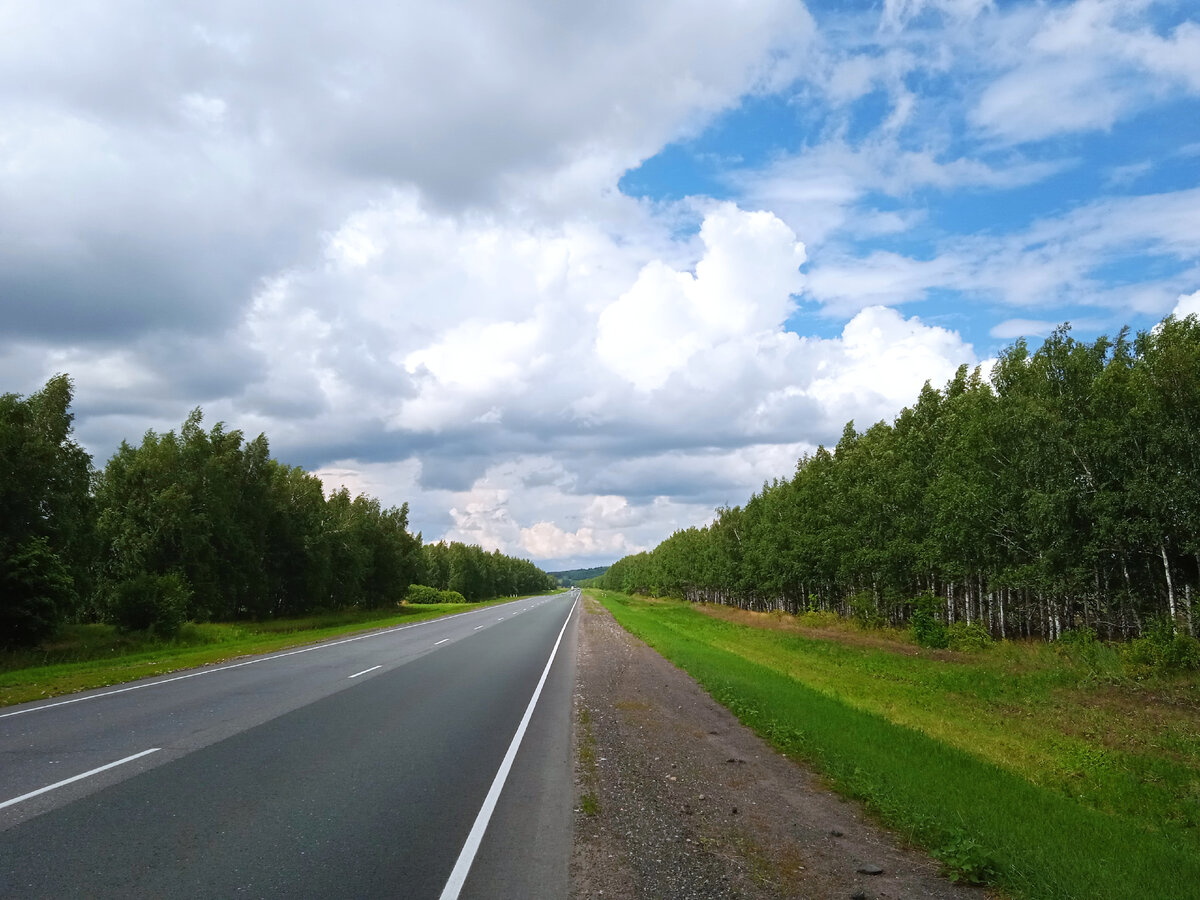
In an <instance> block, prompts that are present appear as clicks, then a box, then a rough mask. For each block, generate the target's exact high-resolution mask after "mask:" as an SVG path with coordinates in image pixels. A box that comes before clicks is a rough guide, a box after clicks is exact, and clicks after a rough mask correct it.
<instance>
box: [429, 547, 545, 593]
mask: <svg viewBox="0 0 1200 900" xmlns="http://www.w3.org/2000/svg"><path fill="white" fill-rule="evenodd" d="M421 572H422V576H421V579H420V580H421V581H422V582H424V583H425V584H428V585H432V586H434V587H436V588H438V589H439V590H451V591H455V592H457V593H458V594H459V595H461V596H463V597H465V598H466V600H467V602H470V603H474V602H477V601H480V600H490V599H491V598H493V597H516V596H519V595H521V594H537V593H541V592H542V591H551V590H554V588H555V587H557V582H555V580H554V579H553V578H551V577H550V576H549V575H547V574H546V573H545V572H543V571H542V570H541V569H539V568H538V567H537V566H535V565H534V564H533V563H531V562H530V561H529V560H526V559H516V558H515V557H511V556H505V555H504V554H503V553H501V552H500V551H499V550H496V551H493V552H492V553H488V552H487V551H486V550H484V549H483V548H482V547H480V546H478V545H477V544H462V543H459V542H457V541H452V542H450V543H445V542H441V543H437V544H426V545H425V547H424V549H423V551H422V569H421Z"/></svg>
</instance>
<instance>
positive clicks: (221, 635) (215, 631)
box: [0, 597, 513, 706]
mask: <svg viewBox="0 0 1200 900" xmlns="http://www.w3.org/2000/svg"><path fill="white" fill-rule="evenodd" d="M512 599H513V598H511V597H506V598H504V599H503V600H493V601H488V602H485V603H428V604H421V605H417V606H400V607H395V608H393V609H374V610H345V611H341V612H331V613H323V614H320V615H313V616H305V617H303V618H295V619H272V620H269V621H265V622H234V623H224V622H209V623H205V624H193V623H189V624H187V625H184V626H183V628H182V629H181V630H180V632H179V635H178V636H177V637H175V638H172V639H169V640H164V639H160V638H156V637H155V636H154V635H152V634H146V633H138V632H133V633H128V634H121V633H119V632H118V631H117V630H116V629H115V628H114V627H113V626H112V625H68V626H65V627H64V628H63V629H62V630H61V631H60V632H59V634H58V635H57V636H56V637H55V638H54V639H52V640H50V641H47V642H46V643H45V644H44V645H42V646H41V647H38V648H35V649H32V650H17V651H10V652H5V653H0V706H6V705H9V704H12V703H24V702H26V701H29V700H42V699H44V698H46V697H54V696H57V695H59V694H69V693H72V692H74V691H82V690H87V689H89V688H96V687H105V686H107V685H110V684H120V683H122V682H126V681H134V680H136V679H138V678H145V677H147V676H151V675H161V674H163V673H164V672H173V671H176V670H178V669H189V668H192V667H194V666H203V665H207V664H209V663H214V662H222V661H224V660H228V659H232V658H234V657H238V656H249V655H252V654H257V653H272V652H274V651H276V650H285V649H287V648H289V647H298V646H301V645H303V644H313V643H316V642H318V641H323V640H327V639H329V638H333V637H338V636H340V635H347V634H352V633H354V632H362V631H370V630H373V629H376V628H388V627H390V626H393V625H405V624H409V623H413V622H421V621H424V620H426V619H435V618H438V617H441V616H448V615H452V614H453V613H458V612H465V611H467V610H471V609H478V608H479V607H482V606H489V605H492V604H495V603H505V602H508V601H509V600H512Z"/></svg>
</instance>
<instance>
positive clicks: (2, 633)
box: [0, 538, 75, 647]
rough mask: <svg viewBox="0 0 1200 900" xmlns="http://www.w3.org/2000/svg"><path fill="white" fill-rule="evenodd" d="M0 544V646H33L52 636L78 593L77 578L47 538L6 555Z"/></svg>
mask: <svg viewBox="0 0 1200 900" xmlns="http://www.w3.org/2000/svg"><path fill="white" fill-rule="evenodd" d="M4 549H5V548H3V547H0V646H4V647H31V646H33V645H34V644H37V643H38V642H39V641H41V640H43V639H45V638H48V637H50V635H52V634H53V633H54V632H55V630H56V629H57V628H58V625H59V622H60V621H62V617H63V612H64V611H65V610H66V609H67V607H68V605H69V604H70V601H71V598H72V596H73V595H74V593H75V586H74V581H73V579H72V578H71V575H70V573H69V572H68V571H67V568H66V566H64V565H63V563H62V560H60V559H59V557H58V555H57V554H56V553H55V552H54V551H53V550H51V549H50V544H49V542H48V541H47V540H46V539H45V538H32V539H31V540H29V541H27V542H26V543H24V544H22V545H21V546H20V547H18V548H17V549H16V550H15V551H14V552H13V553H11V554H9V555H8V557H7V559H6V558H4V556H3V555H2V554H3V550H4Z"/></svg>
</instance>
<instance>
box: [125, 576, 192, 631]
mask: <svg viewBox="0 0 1200 900" xmlns="http://www.w3.org/2000/svg"><path fill="white" fill-rule="evenodd" d="M191 598H192V592H191V589H190V588H189V587H188V583H187V579H186V578H184V577H183V576H182V575H179V574H177V573H175V572H171V573H169V574H167V575H153V574H151V573H149V572H147V573H145V574H142V575H138V576H137V577H136V578H130V579H128V580H126V581H122V582H120V583H119V584H118V585H117V586H116V587H114V588H113V589H112V595H111V599H110V606H109V615H110V617H111V618H112V621H113V624H115V625H116V626H117V630H118V631H152V632H154V633H155V634H157V635H159V636H160V637H174V636H175V635H176V634H178V633H179V629H180V628H181V627H182V626H183V623H184V621H185V620H186V616H187V613H186V610H187V607H188V602H189V601H190V600H191Z"/></svg>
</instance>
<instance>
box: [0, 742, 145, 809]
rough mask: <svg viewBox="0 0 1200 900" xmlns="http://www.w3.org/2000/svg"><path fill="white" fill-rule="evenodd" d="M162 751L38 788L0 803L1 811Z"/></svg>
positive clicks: (141, 754)
mask: <svg viewBox="0 0 1200 900" xmlns="http://www.w3.org/2000/svg"><path fill="white" fill-rule="evenodd" d="M161 749H162V748H161V747H151V748H150V749H149V750H143V751H142V752H141V753H135V754H133V756H127V757H125V758H124V759H118V760H117V761H116V762H110V763H109V764H108V765H105V766H98V767H97V768H95V769H89V770H88V771H86V772H84V773H83V774H81V775H72V776H71V777H70V778H64V779H63V780H62V781H56V782H54V784H48V785H46V786H45V787H44V788H38V789H37V790H36V791H30V792H29V793H28V794H22V795H21V796H20V797H13V798H12V799H11V800H5V801H4V802H3V803H0V809H4V808H5V807H6V806H12V805H13V804H15V803H20V802H21V801H22V800H29V799H30V798H32V797H36V796H38V795H39V794H44V793H46V792H47V791H52V790H54V789H55V788H60V787H63V786H64V785H67V784H71V783H72V782H75V781H82V780H83V779H84V778H90V777H91V776H93V775H99V774H100V773H101V772H105V771H107V770H109V769H114V768H116V767H117V766H123V765H125V763H127V762H133V761H134V760H135V759H141V758H142V757H143V756H149V755H150V754H151V753H157V752H158V751H159V750H161Z"/></svg>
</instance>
